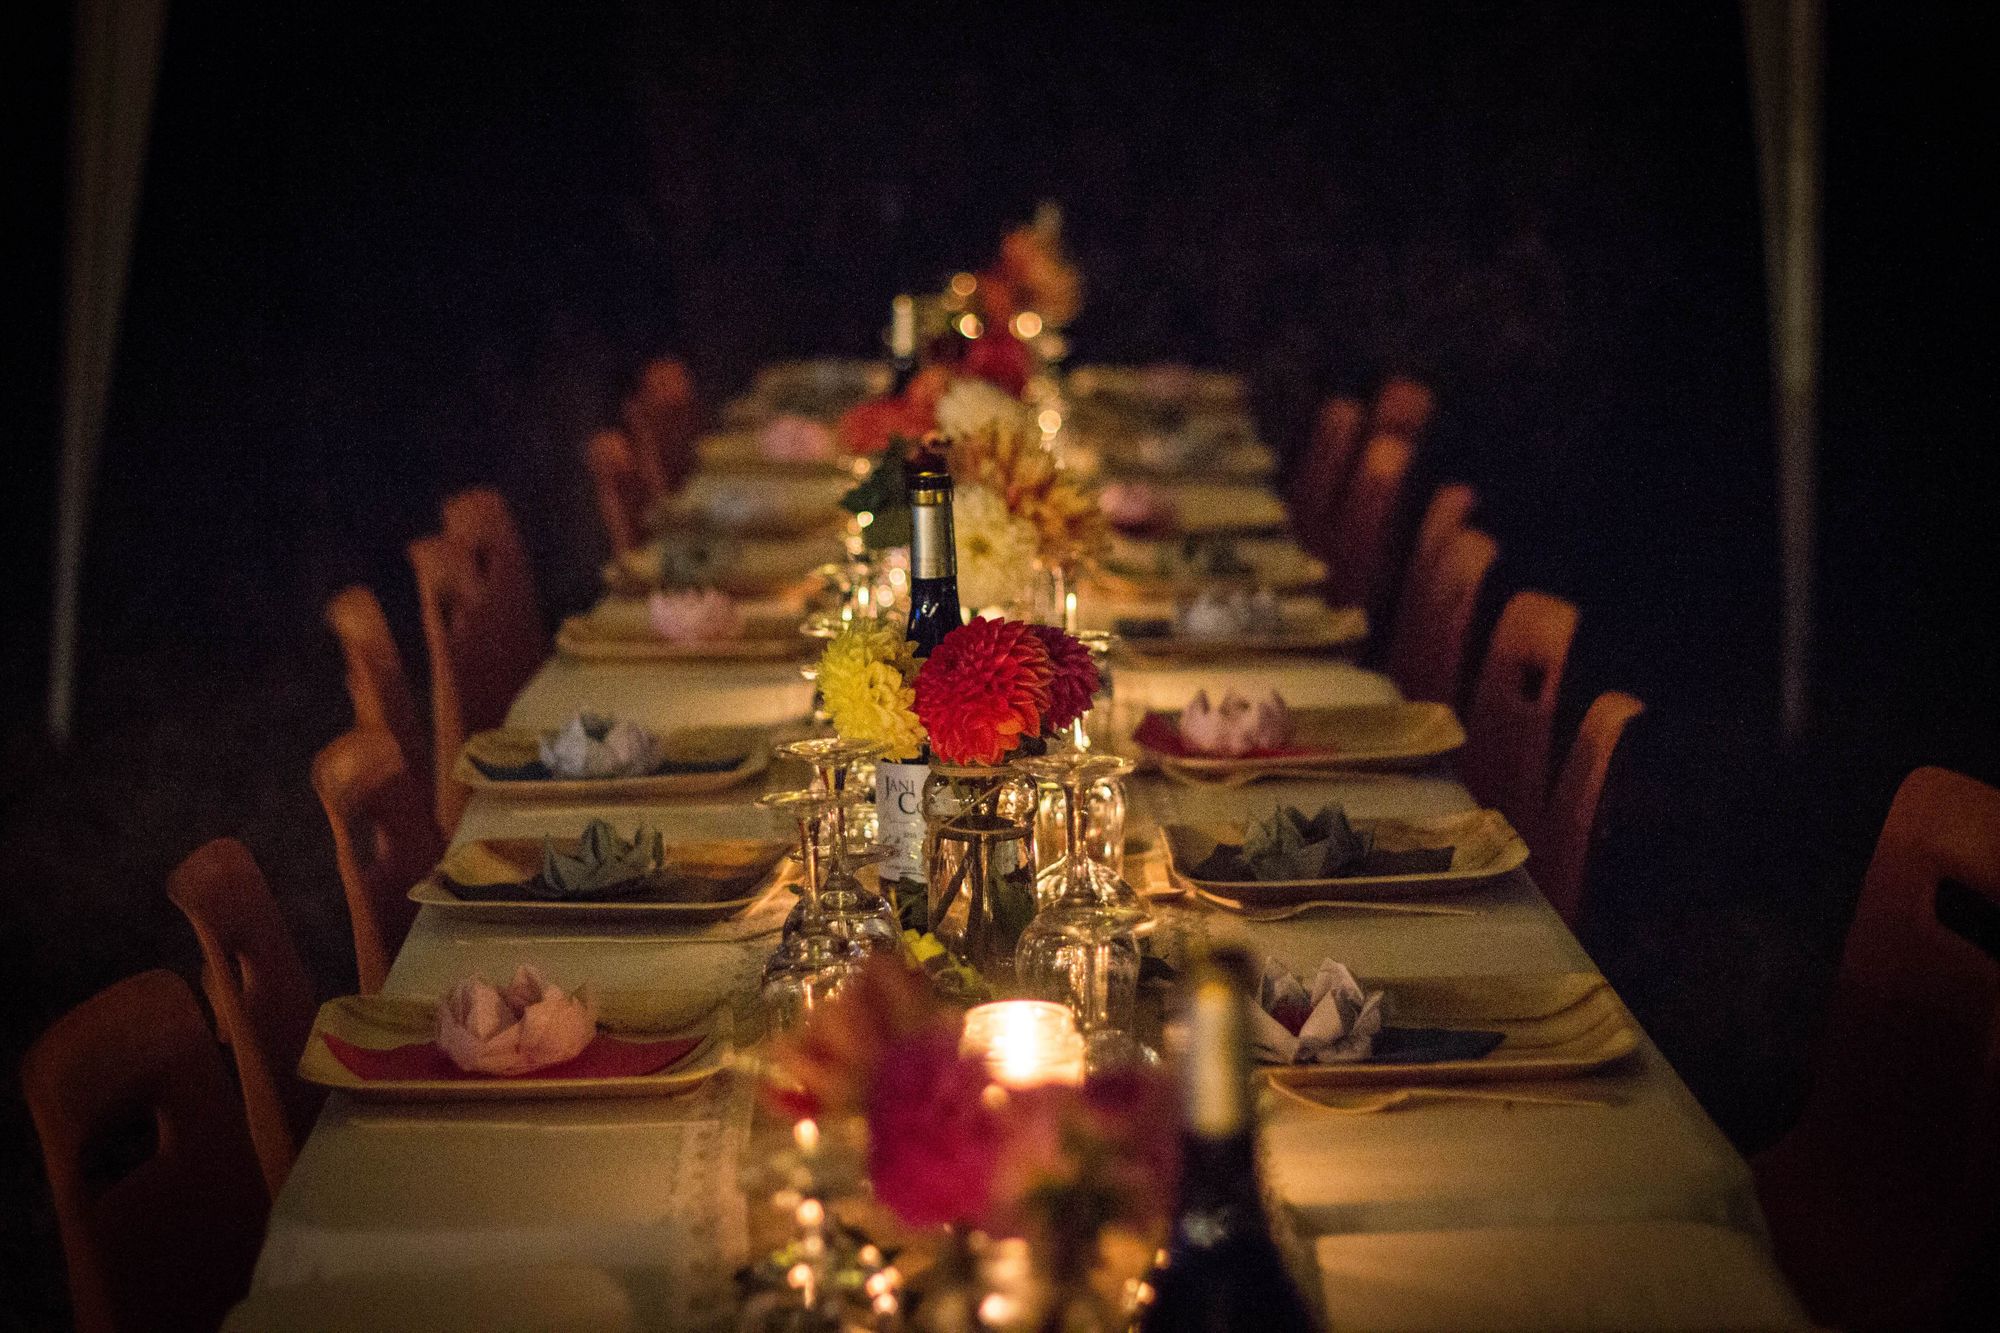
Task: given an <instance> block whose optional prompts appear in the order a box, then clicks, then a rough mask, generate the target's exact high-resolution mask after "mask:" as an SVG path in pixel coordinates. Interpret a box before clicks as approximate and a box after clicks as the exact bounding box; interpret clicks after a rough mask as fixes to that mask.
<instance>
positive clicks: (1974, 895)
mask: <svg viewBox="0 0 2000 1333" xmlns="http://www.w3.org/2000/svg"><path fill="white" fill-rule="evenodd" d="M1996 957H2000V790H1996V789H1994V788H1993V787H1989V786H1987V785H1986V784H1985V783H1982V782H1978V781H1975V780H1974V779H1972V778H1969V777H1966V776H1964V775H1962V774H1959V773H1953V772H1950V771H1948V770H1946V769H1941V768H1920V769H1917V770H1916V771H1915V772H1913V773H1911V774H1910V775H1909V777H1907V778H1905V779H1904V780H1903V784H1902V786H1901V787H1900V788H1898V789H1897V792H1896V798H1895V800H1894V801H1893V802H1892V803H1891V804H1890V807H1889V817H1888V819H1887V820H1886V821H1884V823H1883V825H1882V833H1881V837H1880V838H1879V839H1878V840H1877V842H1876V844H1875V854H1874V857H1873V859H1871V860H1870V862H1869V864H1868V871H1867V875H1866V877H1865V878H1864V880H1863V882H1862V887H1861V899H1860V902H1859V903H1858V904H1857V905H1856V907H1855V912H1854V923H1853V924H1852V925H1851V926H1850V927H1849V928H1848V931H1847V943H1846V946H1845V950H1844V952H1843V954H1842V956H1841V961H1840V972H1839V975H1838V977H1837V979H1836V980H1835V983H1834V991H1833V997H1832V1000H1831V1002H1830V1003H1829V1006H1828V1010H1827V1021H1826V1026H1825V1028H1824V1030H1823V1031H1822V1032H1821V1034H1820V1042H1819V1045H1818V1047H1817V1050H1816V1053H1815V1059H1814V1062H1813V1082H1812V1089H1811V1091H1810V1093H1809V1094H1808V1096H1807V1099H1806V1105H1805V1112H1804V1114H1803V1115H1802V1116H1801V1117H1800V1119H1799V1123H1798V1124H1797V1125H1796V1126H1795V1127H1794V1128H1793V1129H1792V1131H1791V1132H1790V1133H1789V1134H1788V1135H1786V1137H1785V1138H1784V1139H1783V1140H1782V1141H1780V1142H1779V1143H1778V1144H1777V1146H1776V1147H1774V1148H1773V1149H1771V1150H1770V1151H1768V1152H1767V1153H1765V1154H1764V1155H1763V1156H1760V1157H1759V1158H1758V1159H1757V1161H1756V1168H1757V1177H1758V1187H1759V1190H1760V1193H1761V1194H1762V1196H1763V1199H1764V1203H1765V1210H1766V1212H1767V1213H1768V1214H1769V1215H1770V1217H1771V1222H1772V1233H1773V1240H1774V1242H1775V1245H1776V1249H1777V1251H1778V1257H1779V1259H1780V1261H1781V1262H1782V1264H1783V1266H1784V1268H1785V1271H1786V1275H1787V1276H1788V1277H1790V1278H1791V1279H1792V1280H1793V1282H1794V1283H1795V1284H1796V1285H1797V1287H1798V1289H1799V1293H1800V1296H1801V1297H1802V1298H1803V1299H1804V1301H1805V1303H1806V1306H1807V1308H1808V1309H1809V1310H1811V1311H1812V1313H1813V1314H1814V1316H1815V1317H1816V1318H1818V1319H1820V1320H1822V1321H1825V1322H1829V1323H1838V1324H1839V1326H1841V1327H1857V1326H1868V1327H1912V1328H1914V1327H1930V1326H1942V1325H1939V1323H1938V1319H1939V1316H1938V1314H1937V1310H1938V1308H1939V1307H1940V1306H1941V1305H1943V1304H1944V1303H1945V1302H1947V1301H1948V1300H1949V1293H1950V1292H1951V1290H1952V1287H1953V1284H1954V1282H1960V1281H1965V1280H1967V1279H1968V1278H1969V1279H1970V1280H1971V1281H1972V1282H1974V1283H1975V1284H1976V1283H1977V1282H1978V1281H1979V1280H1980V1279H1981V1277H1982V1276H1990V1272H1991V1252H1990V1248H1989V1247H1990V1244H1991V1235H1992V1233H1991V1230H1990V1228H1991V1225H1992V1218H1993V1207H1994V1196H1995V1193H1996V1190H2000V1169H1996V1167H2000V1161H1996V1150H2000V1024H1997V1023H1996V1017H2000V961H1996Z"/></svg>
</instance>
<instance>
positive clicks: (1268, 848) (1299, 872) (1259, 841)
mask: <svg viewBox="0 0 2000 1333" xmlns="http://www.w3.org/2000/svg"><path fill="white" fill-rule="evenodd" d="M1453 850H1454V849H1453V848H1450V847H1418V848H1413V849H1411V850H1409V851H1399V852H1391V851H1382V850H1380V849H1378V848H1377V847H1376V846H1375V839H1374V835H1372V834H1371V833H1369V832H1368V831H1367V830H1365V829H1358V828H1356V827H1354V825H1353V823H1351V822H1350V821H1349V820H1348V818H1347V812H1346V811H1345V810H1344V809H1342V808H1341V807H1340V806H1338V805H1323V806H1321V807H1320V808H1319V811H1318V813H1316V814H1312V815H1308V814H1306V813H1305V812H1303V811H1301V810H1299V809H1298V808H1297V807H1295V806H1289V805H1281V806H1279V807H1278V808H1277V809H1276V810H1274V811H1272V813H1271V814H1270V816H1269V817H1267V818H1264V819H1256V820H1252V821H1251V822H1250V824H1249V826H1248V827H1247V828H1245V830H1244V833H1243V843H1242V845H1241V846H1234V845H1231V844H1229V843H1221V844H1218V845H1217V847H1216V849H1215V850H1214V851H1212V852H1210V853H1209V854H1208V855H1207V856H1206V857H1204V858H1203V859H1202V862H1201V864H1200V865H1198V866H1195V867H1194V868H1193V870H1192V871H1191V872H1189V873H1190V874H1191V875H1192V876H1193V878H1195V879H1199V880H1218V881H1222V882H1224V883H1231V882H1234V883H1245V882H1249V881H1253V880H1262V881H1289V880H1313V879H1355V878H1360V877H1362V876H1375V875H1427V874H1439V873H1442V872H1444V871H1447V870H1449V869H1451V858H1452V852H1453Z"/></svg>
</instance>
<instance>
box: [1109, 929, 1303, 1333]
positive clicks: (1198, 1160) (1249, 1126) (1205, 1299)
mask: <svg viewBox="0 0 2000 1333" xmlns="http://www.w3.org/2000/svg"><path fill="white" fill-rule="evenodd" d="M1252 975H1253V974H1252V971H1251V967H1250V962H1249V960H1248V958H1246V957H1245V956H1244V955H1243V954H1242V953H1241V952H1240V951H1237V950H1233V949H1218V950H1216V951H1215V952H1214V953H1213V954H1211V955H1210V956H1209V957H1208V958H1206V959H1204V960H1202V961H1201V962H1199V963H1197V964H1195V965H1194V966H1193V967H1192V968H1190V970H1189V974H1188V987H1187V994H1186V1010H1185V1013H1184V1015H1183V1018H1184V1022H1185V1024H1186V1034H1187V1040H1186V1047H1185V1049H1184V1050H1183V1051H1182V1052H1181V1059H1180V1084H1181V1108H1182V1114H1183V1117H1184V1119H1185V1122H1186V1124H1185V1127H1184V1133H1183V1138H1182V1142H1181V1187H1180V1200H1179V1203H1178V1204H1177V1206H1176V1209H1175V1213H1174V1228H1173V1236H1172V1238H1171V1239H1170V1240H1169V1241H1168V1244H1167V1261H1166V1264H1165V1266H1164V1267H1162V1268H1161V1269H1160V1270H1159V1271H1158V1272H1156V1273H1155V1274H1154V1275H1153V1279H1152V1285H1153V1301H1152V1303H1151V1304H1150V1305H1149V1306H1148V1307H1147V1309H1146V1312H1145V1317H1144V1320H1143V1322H1142V1323H1141V1325H1140V1327H1141V1329H1142V1330H1143V1331H1144V1333H1248V1331H1250V1330H1254V1331H1255V1333H1289V1330H1293V1329H1300V1330H1306V1329H1311V1328H1313V1327H1315V1324H1314V1320H1313V1317H1312V1315H1311V1314H1310V1313H1308V1311H1307V1308H1306V1303H1305V1300H1304V1298H1303V1297H1301V1296H1300V1295H1299V1290H1298V1288H1297V1287H1296V1286H1295V1285H1293V1282H1292V1277H1291V1274H1290V1272H1288V1271H1287V1269H1286V1268H1285V1262H1284V1260H1283V1258H1282V1257H1280V1255H1279V1254H1278V1247H1277V1244H1276V1243H1275V1242H1274V1241H1273V1240H1272V1239H1271V1230H1270V1227H1269V1226H1268V1225H1267V1223H1266V1221H1265V1217H1264V1206H1263V1201H1262V1199H1261V1197H1260V1196H1259V1194H1258V1186H1257V1145H1256V1122H1255V1119H1254V1117H1253V1115H1252V1112H1251V1101H1250V1028H1249V1006H1250V1003H1251V1000H1250V984H1251V976H1252Z"/></svg>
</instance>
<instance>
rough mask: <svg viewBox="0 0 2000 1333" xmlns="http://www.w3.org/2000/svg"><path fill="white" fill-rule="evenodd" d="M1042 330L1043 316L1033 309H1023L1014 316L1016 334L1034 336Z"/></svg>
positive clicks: (1026, 336) (1018, 335)
mask: <svg viewBox="0 0 2000 1333" xmlns="http://www.w3.org/2000/svg"><path fill="white" fill-rule="evenodd" d="M1041 331H1042V317H1041V316H1040V315H1038V314H1036V313H1035V312H1034V311H1032V310H1023V311H1022V312H1021V313H1020V314H1018V315H1016V316H1014V336H1015V337H1017V338H1032V337H1034V336H1035V335H1036V334H1038V333H1040V332H1041Z"/></svg>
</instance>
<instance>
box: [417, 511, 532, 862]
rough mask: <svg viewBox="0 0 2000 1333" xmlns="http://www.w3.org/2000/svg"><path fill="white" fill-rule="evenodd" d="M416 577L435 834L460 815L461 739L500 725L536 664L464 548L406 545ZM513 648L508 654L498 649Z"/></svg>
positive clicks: (428, 542) (433, 542) (445, 543)
mask: <svg viewBox="0 0 2000 1333" xmlns="http://www.w3.org/2000/svg"><path fill="white" fill-rule="evenodd" d="M410 568H411V569H412V570H414V571H415V573H416V576H417V601H418V605H419V606H420V608H421V610H422V612H423V622H424V643H425V644H426V646H427V647H428V648H429V651H430V659H431V753H432V755H433V756H434V760H435V762H434V767H433V781H434V783H435V788H436V792H435V813H436V820H437V826H438V828H440V829H450V828H454V827H456V826H457V824H458V817H459V814H460V813H461V812H462V811H463V810H464V808H465V789H464V787H463V786H461V785H460V784H459V782H458V780H457V779H455V778H454V777H452V775H451V774H452V767H453V765H454V764H456V763H457V762H458V752H459V750H460V749H461V748H462V747H463V746H464V744H465V740H466V737H468V736H470V735H472V734H473V733H475V732H479V731H486V730H489V729H491V728H493V727H497V726H499V725H500V724H501V723H503V722H504V721H506V718H507V709H508V706H509V705H510V704H512V703H513V700H514V696H515V695H516V694H519V693H520V692H521V687H522V686H524V685H526V684H527V683H528V679H529V677H531V676H532V675H534V672H535V669H536V666H537V665H538V664H539V653H540V650H539V649H536V650H535V653H536V656H535V657H534V659H533V660H530V658H529V654H528V650H527V649H526V648H525V647H524V646H523V645H521V644H520V643H519V642H518V635H519V626H518V623H517V622H518V613H517V611H516V610H514V609H510V608H509V606H508V605H507V604H506V602H505V601H504V600H503V598H502V596H501V594H500V593H499V592H498V591H497V590H496V588H495V587H494V585H493V584H492V582H491V581H489V580H488V579H485V578H482V577H481V576H480V574H479V571H478V569H477V568H476V567H475V566H474V563H473V556H472V555H471V553H469V552H468V551H467V550H466V549H465V548H464V547H462V546H460V545H459V544H458V543H456V542H454V541H451V540H450V539H449V538H445V537H420V538H418V539H417V540H416V541H414V542H411V543H410ZM509 642H512V644H513V646H512V647H505V646H503V645H505V644H507V643H509Z"/></svg>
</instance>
